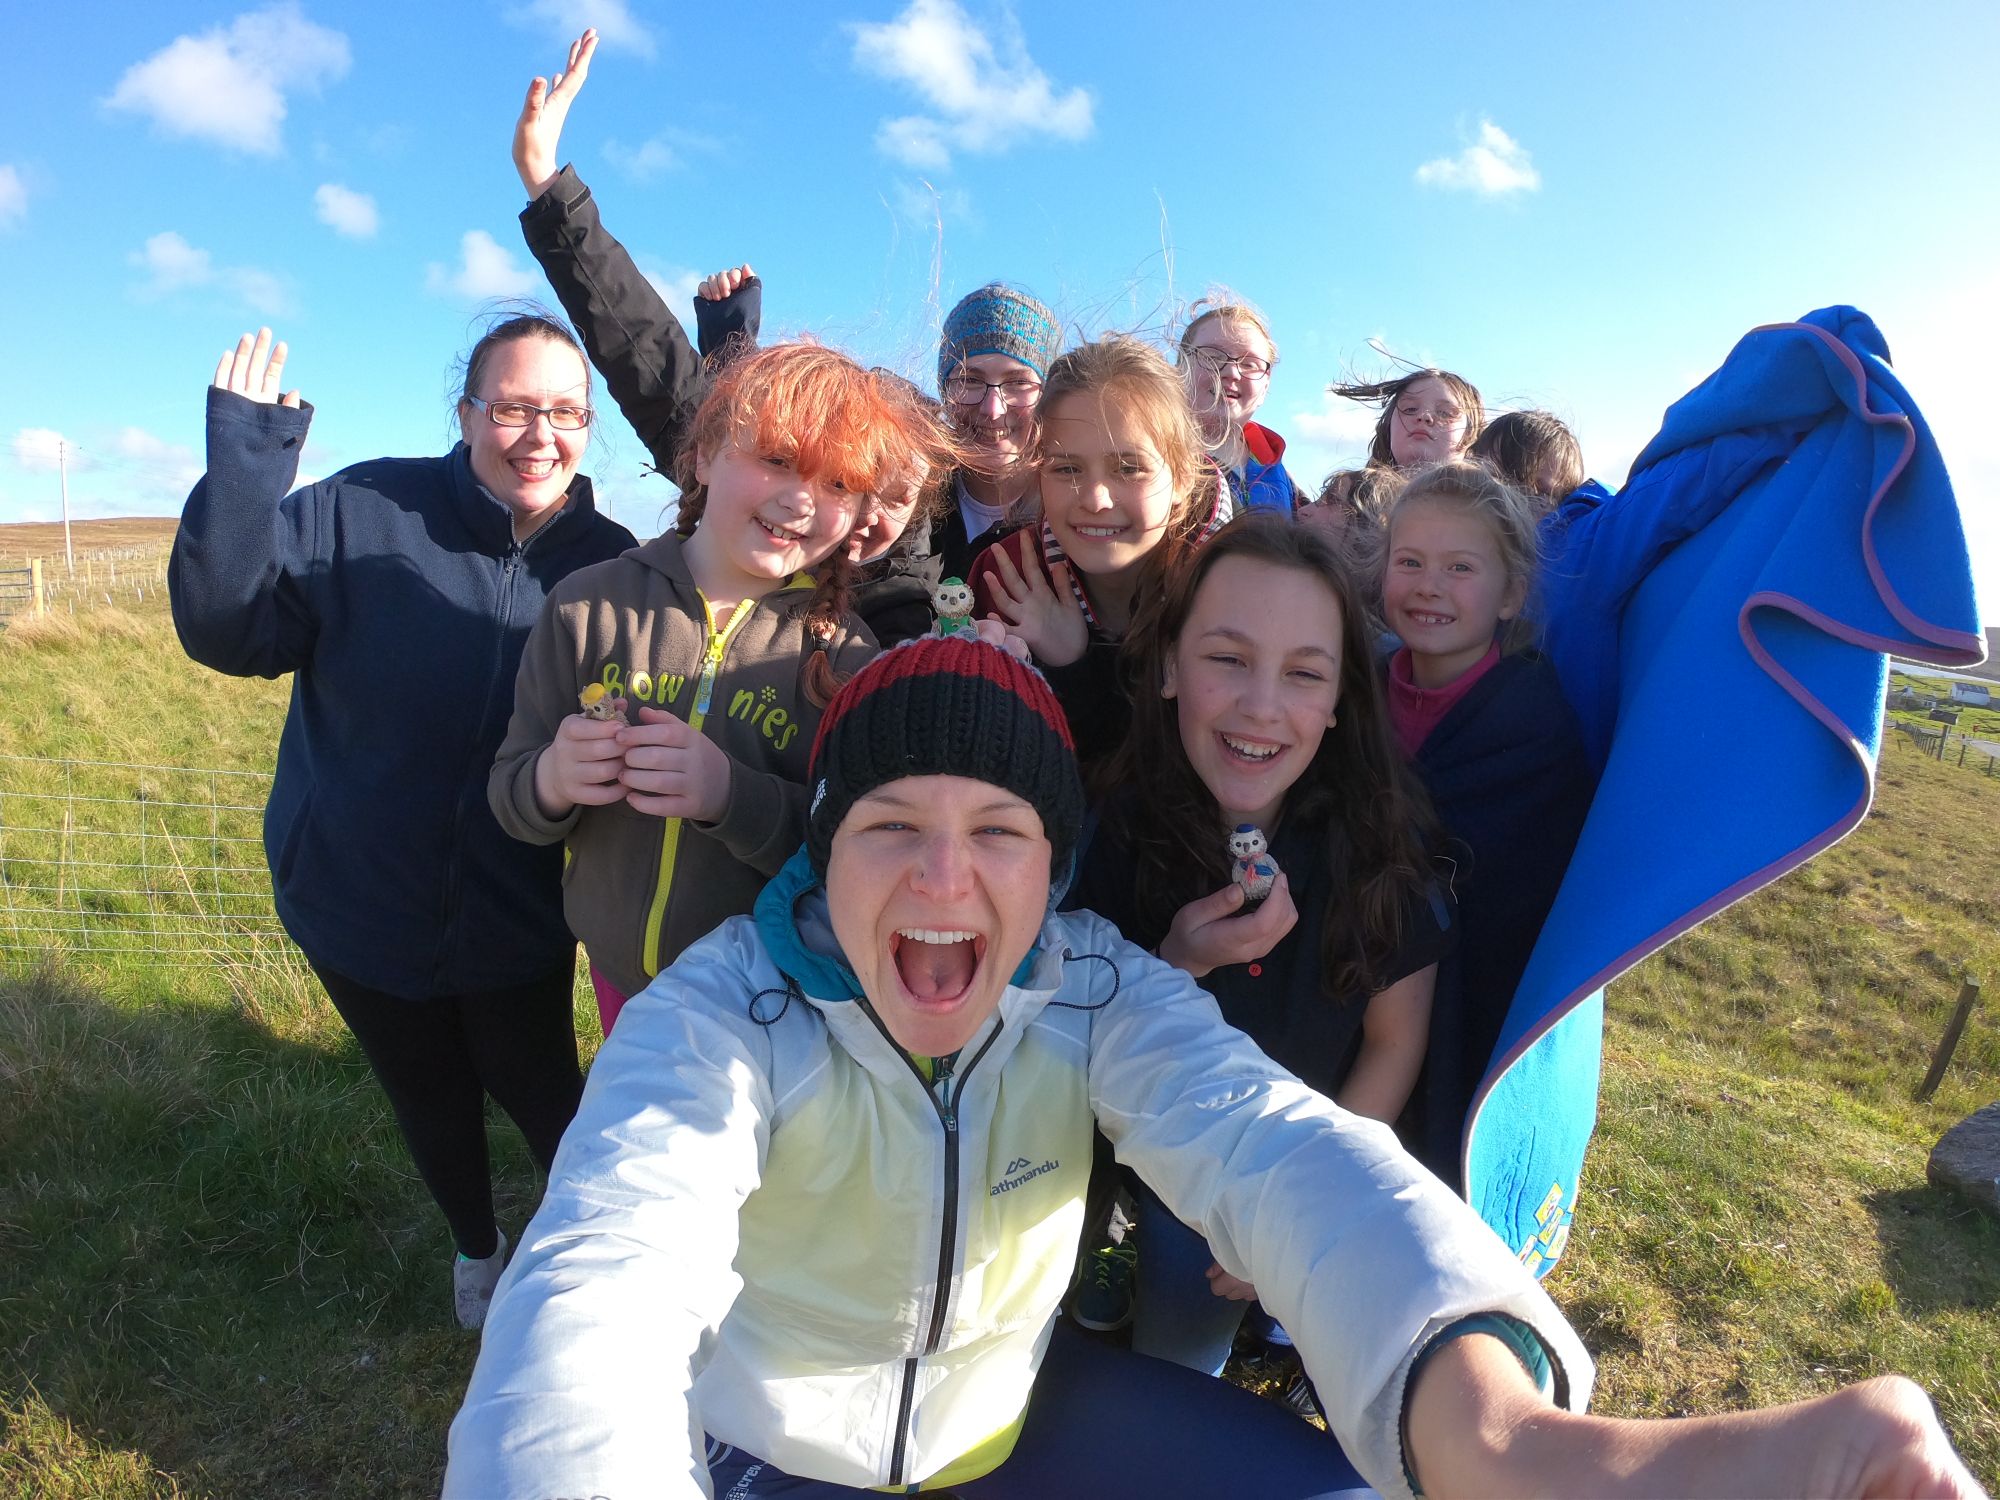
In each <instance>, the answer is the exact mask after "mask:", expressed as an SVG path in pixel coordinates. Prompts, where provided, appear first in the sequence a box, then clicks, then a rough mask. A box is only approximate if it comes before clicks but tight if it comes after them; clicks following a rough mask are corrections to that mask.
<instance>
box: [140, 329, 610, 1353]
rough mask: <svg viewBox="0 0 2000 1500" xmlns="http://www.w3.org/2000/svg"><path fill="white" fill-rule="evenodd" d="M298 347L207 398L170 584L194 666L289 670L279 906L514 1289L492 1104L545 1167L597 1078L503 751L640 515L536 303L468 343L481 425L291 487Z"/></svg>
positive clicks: (273, 841)
mask: <svg viewBox="0 0 2000 1500" xmlns="http://www.w3.org/2000/svg"><path fill="white" fill-rule="evenodd" d="M285 354H286V350H285V346H284V345H283V344H276V345H273V344H272V342H271V333H270V330H269V329H264V330H261V331H260V332H259V333H258V334H256V335H255V336H254V337H253V336H252V335H250V334H245V335H244V336H243V339H242V341H241V342H240V343H239V344H237V346H236V347H235V349H233V350H231V351H230V352H229V353H226V354H224V355H223V357H222V361H221V363H220V364H219V365H218V366H217V367H216V372H215V383H214V385H213V386H212V387H211V389H210V390H209V393H208V473H207V475H206V476H205V477H204V478H203V479H202V480H201V482H200V483H199V484H197V485H196V486H195V489H194V493H193V494H192V495H190V496H189V497H188V503H187V509H186V511H185V513H184V514H183V516H182V518H181V526H180V531H179V533H178V534H177V536H176V537H175V539H174V552H173V562H172V564H171V568H170V571H169V575H168V577H169V582H170V586H171V589H172V595H173V610H174V624H175V627H176V628H177V629H178V630H179V632H180V637H181V643H182V645H183V646H184V647H185V648H186V650H187V653H188V655H189V656H191V657H193V658H194V659H195V660H196V661H199V662H201V663H203V664H204V665H206V666H210V667H213V668H215V669H216V670H217V671H221V672H228V673H232V674H234V675H236V676H243V677H252V676H254V677H276V676H279V675H280V674H282V673H285V672H291V673H294V674H295V676H294V678H293V685H292V702H291V708H290V710H289V712H288V714H287V716H286V719H285V729H284V735H283V737H282V738H281V739H280V741H279V743H278V764H277V772H276V775H275V776H274V777H273V779H272V783H271V800H270V806H269V807H268V809H267V810H266V812H265V815H264V844H265V852H266V855H267V856H268V858H269V860H270V865H271V883H272V889H273V894H274V898H275V901H276V905H277V910H278V915H279V917H280V918H281V919H282V920H283V922H284V924H285V930H286V931H287V932H288V933H290V934H291V936H292V938H293V940H294V941H295V942H297V943H298V945H299V948H300V949H301V951H303V952H304V954H305V956H306V959H307V961H308V962H309V963H311V965H312V966H313V970H314V972H315V973H317V974H318V975H319V978H320V981H321V983H322V984H324V985H325V987H326V992H327V994H328V996H329V997H330V998H331V999H332V1001H333V1004H334V1008H335V1009H336V1010H338V1011H339V1012H340V1015H341V1019H342V1020H344V1021H345V1022H346V1023H347V1025H348V1027H349V1028H350V1029H351V1030H352V1031H353V1033H354V1036H355V1040H356V1041H358V1042H359V1043H360V1044H361V1050H362V1053H363V1054H364V1055H365V1056H366V1057H367V1059H368V1063H369V1066H370V1067H371V1068H372V1069H373V1070H374V1073H375V1076H376V1078H377V1080H378V1081H379V1082H380V1083H381V1085H382V1090H383V1092H384V1093H385V1094H387V1095H388V1098H389V1104H390V1107H391V1108H392V1109H393V1110H394V1111H395V1115H396V1123H397V1125H398V1126H399V1127H400V1128H401V1130H402V1134H403V1140H404V1142H405V1143H406V1144H407V1145H408V1147H409V1150H410V1156H411V1158H412V1160H413V1161H414V1162H415V1164H416V1168H417V1171H418V1174H419V1175H420V1176H422V1178H423V1180H424V1185H425V1186H426V1187H427V1188H429V1189H430V1192H431V1196H432V1197H433V1198H434V1199H436V1201H437V1205H438V1208H439V1209H440V1210H441V1211H442V1212H443V1214H444V1216H445V1220H446V1222H447V1223H448V1224H449V1225H450V1227H451V1235H452V1239H453V1241H454V1243H455V1244H456V1246H457V1255H456V1258H455V1259H454V1261H453V1274H452V1283H453V1305H454V1309H455V1311H456V1313H457V1317H458V1321H459V1322H460V1323H461V1324H462V1325H464V1326H465V1327H468V1328H477V1327H478V1326H479V1325H480V1322H481V1320H482V1319H483V1318H484V1317H485V1313H486V1303H487V1299H488V1298H489V1297H491V1295H492V1291H493V1286H494V1283H495V1282H496V1281H498V1280H499V1276H500V1270H501V1266H502V1264H503V1261H504V1258H505V1252H506V1241H505V1237H504V1236H503V1235H502V1234H501V1233H500V1230H499V1227H498V1225H497V1224H496V1223H495V1220H494V1212H493V1185H492V1178H491V1175H490V1172H489V1168H488V1165H487V1146H486V1126H485V1120H484V1114H483V1108H484V1102H485V1099H486V1096H487V1095H488V1094H490V1095H492V1097H493V1098H494V1100H495V1101H496V1102H497V1103H498V1104H499V1105H500V1106H501V1108H503V1109H504V1110H506V1111H507V1113H508V1115H509V1116H510V1117H512V1119H513V1121H514V1123H515V1124H516V1125H518V1126H519V1127H520V1128H521V1133H522V1134H523V1135H524V1136H526V1137H527V1141H528V1146H529V1148H530V1150H532V1151H533V1153H534V1155H535V1158H536V1160H537V1161H538V1162H540V1164H541V1166H542V1168H543V1170H544V1171H546V1170H547V1169H548V1166H549V1163H550V1162H551V1161H552V1160H553V1159H554V1156H555V1149H556V1143H557V1142H558V1141H560V1140H561V1139H562V1134H563V1131H564V1129H565V1128H567V1126H568V1125H569V1122H570V1119H571V1117H572V1116H573V1115H574V1114H575V1113H576V1102H577V1099H578V1098H579V1096H580V1095H581V1092H582V1087H583V1085H582V1078H581V1076H580V1074H579V1072H578V1069H577V1058H576V1033H575V1028H574V1023H573V1021H572V1018H571V1009H570V987H571V982H572V976H573V974H574V972H575V967H576V940H575V939H574V938H572V937H571V936H570V933H569V929H568V927H567V926H566V925H565V924H564V921H563V914H562V884H561V882H562V860H561V857H560V856H559V854H558V853H557V851H555V850H554V849H537V848H531V847H530V846H528V845H526V844H522V843H518V842H516V841H515V840H514V839H511V838H509V837H507V835H506V834H505V833H503V832H502V831H501V829H500V826H499V824H498V823H496V822H495V821H494V818H493V815H492V813H491V812H489V811H488V809H487V806H486V798H485V796H484V792H485V784H486V768H487V767H488V766H489V765H491V764H492V761H493V753H494V751H495V750H497V749H498V748H499V744H500V730H501V727H502V725H504V724H505V723H506V718H507V710H508V707H509V706H510V705H511V704H512V702H513V696H514V694H513V684H514V668H515V664H516V663H517V662H518V661H519V660H520V659H521V648H522V646H523V644H524V643H525V642H526V641H527V638H528V631H529V627H530V626H532V625H533V624H534V622H535V618H536V616H537V615H539V614H540V613H541V609H542V602H543V600H544V598H545V597H546V596H547V595H548V594H549V592H550V591H551V590H553V589H554V588H555V587H556V585H557V584H558V583H560V582H561V581H562V580H563V579H564V578H565V577H567V576H568V575H569V574H571V573H573V572H575V571H576V570H577V569H579V568H584V567H588V566H590V565H591V564H593V563H600V562H603V561H605V560H606V559H608V558H612V557H616V556H617V555H618V554H619V553H620V552H622V551H624V550H625V549H626V548H627V547H630V546H631V545H632V536H631V533H629V532H628V531H626V530H625V528H624V527H622V526H619V525H616V524H615V523H613V522H612V521H611V520H609V519H608V518H607V517H605V516H602V515H600V514H598V512H597V510H596V508H595V506H594V505H593V503H592V499H591V489H590V481H589V480H588V479H587V478H585V477H584V476H583V475H581V474H579V473H578V472H577V464H578V462H579V461H580V460H581V459H582V457H583V451H584V447H585V444H586V442H587V441H588V438H589V435H590V434H589V428H590V421H591V407H590V368H589V366H588V365H586V364H585V363H584V359H583V354H582V352H581V351H580V350H579V349H578V348H577V346H576V341H575V339H574V338H573V337H571V335H570V334H569V332H568V330H566V329H565V328H563V327H562V326H561V325H560V324H559V323H556V322H553V321H552V320H550V319H548V318H545V317H540V316H530V317H516V318H511V319H509V320H508V321H506V322H504V323H501V324H499V325H498V326H497V327H495V328H493V329H492V331H490V332H489V333H488V334H487V335H486V336H485V337H484V338H482V339H481V340H480V341H479V342H478V344H477V345H475V346H474V348H473V350H472V353H471V355H470V356H469V357H468V358H467V360H466V366H465V387H464V391H463V393H462V395H461V399H460V400H459V402H458V421H459V429H460V431H461V433H462V434H463V438H464V441H462V442H461V443H460V444H459V445H458V446H457V447H456V448H454V449H453V450H452V451H451V452H450V453H449V454H447V455H445V456H444V457H443V458H430V459H407V458H385V459H376V460H374V461H372V462H369V463H363V464H358V465H356V466H355V467H353V468H351V469H346V470H343V471H342V472H340V473H338V474H335V475H333V476H331V477H330V478H327V479H323V480H320V481H319V482H317V483H315V484H311V485H308V486H307V487H306V488H304V489H301V490H299V491H297V492H296V493H293V494H290V495H287V494H286V491H287V490H289V489H290V488H291V485H292V481H293V480H294V478H296V476H297V473H298V465H299V453H300V450H301V449H302V447H303V446H304V443H305V437H306V428H307V426H308V425H309V423H310V422H311V420H312V408H311V407H310V406H307V405H304V404H303V403H301V401H300V400H299V395H298V392H296V391H292V392H290V393H288V394H286V395H284V396H283V397H282V398H281V397H280V394H279V389H280V378H281V376H282V373H283V370H284V365H285Z"/></svg>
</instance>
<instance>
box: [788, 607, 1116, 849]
mask: <svg viewBox="0 0 2000 1500" xmlns="http://www.w3.org/2000/svg"><path fill="white" fill-rule="evenodd" d="M905 776H965V777H970V778H972V779H973V780H975V781H985V782H990V783H992V784H993V785H994V786H997V787H1004V788H1005V789H1006V790H1008V791H1010V792H1012V793H1014V794H1015V795H1016V796H1017V797H1020V798H1021V799H1022V800H1023V801H1025V802H1027V803H1028V804H1029V805H1030V806H1032V807H1033V808H1034V809H1035V811H1036V812H1038V813H1040V814H1041V815H1042V832H1043V833H1044V834H1045V835H1046V836H1047V838H1048V840H1049V842H1050V843H1051V844H1052V845H1054V859H1053V864H1052V866H1051V868H1052V869H1054V870H1058V871H1060V870H1066V869H1067V868H1068V865H1069V856H1070V852H1071V850H1072V849H1073V848H1074V847H1075V845H1076V837H1077V833H1078V830H1079V827H1080V825H1081V823H1082V821H1083V781H1082V779H1081V777H1080V776H1079V775H1078V773H1077V768H1076V746H1075V743H1074V741H1072V740H1071V739H1070V733H1069V721H1068V720H1067V719H1066V718H1064V717H1063V711H1062V705H1060V704H1059V703H1057V702H1056V696H1055V694H1054V693H1053V692H1051V691H1050V690H1049V685H1048V683H1047V681H1046V680H1044V678H1043V677H1042V674H1041V673H1039V672H1037V671H1036V670H1035V669H1034V668H1033V667H1030V666H1027V665H1025V664H1023V663H1022V662H1020V661H1017V660H1016V659H1015V658H1014V657H1012V656H1010V655H1008V654H1007V653H1006V652H1005V651H1002V650H1001V649H1000V648H999V647H998V646H994V645H991V644H989V643H988V642H986V641H982V640H978V639H976V638H969V637H965V636H943V637H934V636H919V637H918V638H917V639H916V640H913V641H908V642H905V643H904V644H903V645H900V646H896V647H893V648H892V649H890V650H888V651H884V652H883V653H882V654H881V655H880V656H878V657H876V658H875V659H874V660H873V661H872V662H870V663H869V664H868V665H867V666H865V667H863V668H862V669H861V670H860V671H859V672H857V673H855V674H854V676H853V678H852V679H850V680H849V682H848V683H847V685H846V686H845V687H843V688H841V690H840V691H839V692H837V693H835V694H834V696H833V701H832V702H831V703H829V704H827V706H826V712H825V713H824V714H823V715H821V717H820V721H819V733H818V734H817V735H816V736H814V738H813V748H812V761H811V767H810V769H809V770H808V772H807V773H806V780H807V785H809V786H810V787H812V789H813V791H812V807H811V810H810V811H809V812H808V813H807V814H806V854H807V856H808V857H809V858H810V859H811V860H812V867H813V872H814V873H815V874H816V875H818V876H820V877H821V878H822V879H824V878H825V876H826V865H827V858H828V856H829V854H830V853H831V852H832V849H833V834H834V830H835V829H837V828H839V827H840V823H841V820H842V819H843V818H845V817H846V816H847V810H848V809H849V808H850V807H852V806H853V805H854V803H855V801H856V800H857V799H858V798H861V797H865V796H866V795H867V794H868V793H870V792H872V791H874V790H875V788H877V787H879V786H886V785H887V784H888V783H889V782H892V781H900V780H902V778H904V777H905Z"/></svg>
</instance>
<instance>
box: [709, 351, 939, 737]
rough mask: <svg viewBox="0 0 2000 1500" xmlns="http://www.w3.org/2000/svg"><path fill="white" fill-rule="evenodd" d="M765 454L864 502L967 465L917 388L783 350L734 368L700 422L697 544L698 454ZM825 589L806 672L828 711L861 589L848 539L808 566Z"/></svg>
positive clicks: (820, 355)
mask: <svg viewBox="0 0 2000 1500" xmlns="http://www.w3.org/2000/svg"><path fill="white" fill-rule="evenodd" d="M732 441H734V442H736V443H737V444H739V445H740V446H742V447H745V448H748V449H751V450H752V451H754V452H756V453H758V454H761V455H764V456H767V457H768V456H778V455H782V456H783V457H785V458H786V459H788V460H789V461H790V462H791V463H792V464H793V465H794V466H795V467H796V468H797V469H798V471H799V473H800V474H802V475H804V476H805V477H806V478H808V479H815V480H825V481H827V482H829V483H833V484H838V485H839V486H841V488H843V489H845V490H847V491H848V492H849V493H851V494H855V495H889V494H898V493H902V492H904V491H906V490H908V488H909V487H910V485H911V484H912V482H913V481H914V482H915V483H916V484H917V485H918V486H919V487H920V489H925V488H929V487H930V486H932V485H934V484H935V483H937V481H938V479H939V477H940V476H941V475H942V474H943V472H944V471H946V470H948V469H949V468H950V467H951V465H952V463H953V462H954V460H955V458H956V453H957V450H956V447H955V445H954V443H953V441H952V438H951V436H950V434H949V433H948V432H947V430H946V429H945V428H944V426H943V425H942V424H941V423H940V422H939V421H938V420H937V418H936V416H935V414H934V412H933V411H932V410H931V409H930V408H929V406H928V405H927V404H926V403H925V402H924V401H923V400H922V398H921V397H920V396H919V395H918V394H917V391H916V388H915V387H914V386H912V385H911V384H910V383H909V382H908V381H907V380H903V379H902V378H901V377H899V376H896V375H892V374H890V373H889V372H888V371H886V370H865V369H863V368H862V367H861V366H860V365H858V364H856V363H855V362H854V361H853V360H851V359H849V358H848V357H847V356H846V355H845V354H842V353H840V352H839V351H837V350H834V349H829V348H827V347H826V346H825V345H823V344H815V343H807V342H800V343H789V344H772V345H769V346H768V347H766V348H762V349H758V350H755V351H753V352H750V353H746V354H744V355H743V356H742V357H741V358H738V359H734V360H731V361H730V362H729V363H727V364H726V365H724V366H723V368H722V370H721V371H720V372H719V373H718V374H717V375H716V377H715V383H714V384H713V385H712V386H710V387H709V391H708V395H707V397H706V398H705V399H704V400H703V401H702V403H701V408H700V409H699V410H698V411H697V412H696V413H695V417H694V422H693V423H692V425H691V426H690V427H689V429H688V436H687V441H686V443H685V444H684V445H683V446H682V449H681V453H680V457H679V460H678V462H676V464H675V466H674V468H675V476H674V477H675V482H676V483H678V484H679V486H680V489H681V503H680V514H679V516H678V518H677V519H676V521H675V523H674V529H675V530H676V531H677V532H679V533H680V534H681V535H682V536H691V535H692V534H693V533H694V529H695V527H696V526H698V525H699V524H700V523H701V517H702V513H703V512H704V511H705V510H706V509H707V508H708V489H707V486H705V485H703V484H702V483H701V482H700V481H699V480H698V479H697V478H696V477H695V461H696V458H697V456H698V455H701V454H713V453H715V452H717V451H718V450H720V449H721V448H722V447H723V446H724V445H725V444H727V443H729V442H732ZM808 562H809V565H810V566H811V567H812V568H813V569H814V577H815V579H816V581H817V586H816V587H815V588H814V590H813V597H812V600H811V602H810V604H808V606H807V609H806V621H807V629H808V631H809V632H810V634H811V636H812V640H813V644H814V649H813V652H812V656H811V659H810V660H809V661H808V662H807V664H806V667H805V689H806V696H807V697H808V698H809V699H810V700H811V701H812V702H813V703H815V704H817V705H820V706H822V707H823V706H824V705H825V704H826V702H827V700H828V699H829V698H831V697H832V696H833V694H834V691H835V690H836V689H837V688H838V687H839V686H840V681H839V679H838V677H837V676H836V674H835V673H834V671H833V669H832V667H831V665H830V664H829V663H828V661H827V655H826V650H827V647H828V646H829V645H830V644H831V643H832V640H833V636H834V631H835V629H836V627H837V626H838V625H839V622H840V619H841V617H842V616H843V615H844V614H846V613H847V609H848V604H849V599H850V592H851V589H852V587H853V581H854V566H853V564H852V563H850V562H849V561H848V558H847V547H846V539H845V538H844V537H843V538H840V539H838V540H836V541H835V542H834V543H833V544H832V547H831V549H830V550H829V551H828V552H827V553H826V555H825V556H823V557H820V558H812V559H808Z"/></svg>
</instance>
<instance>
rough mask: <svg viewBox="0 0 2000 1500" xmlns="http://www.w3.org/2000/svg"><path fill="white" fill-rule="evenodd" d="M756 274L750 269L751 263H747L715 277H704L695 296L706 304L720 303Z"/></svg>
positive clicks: (719, 272)
mask: <svg viewBox="0 0 2000 1500" xmlns="http://www.w3.org/2000/svg"><path fill="white" fill-rule="evenodd" d="M756 274H757V273H756V272H755V271H753V270H751V269H750V263H749V262H748V261H745V262H744V263H743V264H742V265H740V266H732V267H731V268H730V269H729V270H727V271H717V272H716V273H715V274H714V275H713V276H704V277H702V278H701V285H700V286H698V287H696V288H695V289H694V294H695V295H696V296H697V297H699V298H701V299H702V300H703V301H704V302H720V301H721V300H722V299H723V298H725V297H727V296H729V295H730V294H731V293H732V292H734V291H735V290H736V289H737V288H738V287H740V286H741V285H743V283H744V282H746V281H748V280H750V278H751V277H753V276H755V275H756Z"/></svg>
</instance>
